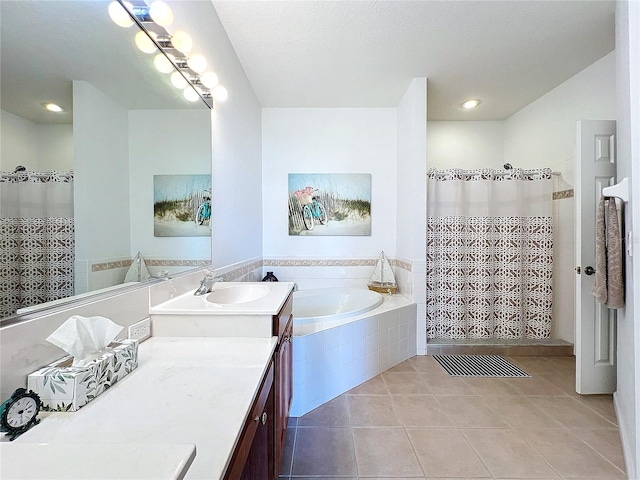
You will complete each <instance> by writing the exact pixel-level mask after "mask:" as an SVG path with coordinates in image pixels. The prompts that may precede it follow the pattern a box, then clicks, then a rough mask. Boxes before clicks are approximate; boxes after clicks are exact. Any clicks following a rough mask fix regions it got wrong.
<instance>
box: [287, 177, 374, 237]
mask: <svg viewBox="0 0 640 480" xmlns="http://www.w3.org/2000/svg"><path fill="white" fill-rule="evenodd" d="M289 235H298V236H314V235H315V236H319V235H371V174H370V173H290V174H289Z"/></svg>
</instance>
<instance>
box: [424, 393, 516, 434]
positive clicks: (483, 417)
mask: <svg viewBox="0 0 640 480" xmlns="http://www.w3.org/2000/svg"><path fill="white" fill-rule="evenodd" d="M436 398H437V399H438V402H439V403H440V405H441V406H442V409H443V410H444V411H445V412H447V414H448V415H449V418H451V421H452V422H453V424H454V425H455V426H457V427H458V428H506V427H508V426H509V424H508V423H507V422H505V421H504V420H503V418H502V417H501V416H500V415H498V414H497V413H496V412H494V411H493V410H492V409H491V408H490V407H489V405H487V403H486V402H485V401H484V400H483V398H482V397H453V396H438V397H436Z"/></svg>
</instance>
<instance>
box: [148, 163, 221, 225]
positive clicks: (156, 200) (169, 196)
mask: <svg viewBox="0 0 640 480" xmlns="http://www.w3.org/2000/svg"><path fill="white" fill-rule="evenodd" d="M153 235H154V236H155V237H207V236H211V175H208V174H203V175H154V176H153Z"/></svg>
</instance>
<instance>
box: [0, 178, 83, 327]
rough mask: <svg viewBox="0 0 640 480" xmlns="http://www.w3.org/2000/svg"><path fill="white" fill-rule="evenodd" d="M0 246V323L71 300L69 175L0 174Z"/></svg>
mask: <svg viewBox="0 0 640 480" xmlns="http://www.w3.org/2000/svg"><path fill="white" fill-rule="evenodd" d="M0 244H1V245H2V248H1V249H0V251H1V252H2V254H1V255H0V300H1V301H0V318H4V317H8V316H11V315H13V314H15V313H16V311H17V310H18V309H21V308H26V307H29V306H32V305H37V304H40V303H44V302H49V301H52V300H57V299H60V298H64V297H68V296H70V295H73V293H74V251H75V247H74V244H75V242H74V221H73V173H72V172H59V171H46V172H35V171H27V170H26V169H25V168H24V167H22V166H19V167H17V168H16V169H15V170H14V171H13V172H0Z"/></svg>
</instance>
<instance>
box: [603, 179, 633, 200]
mask: <svg viewBox="0 0 640 480" xmlns="http://www.w3.org/2000/svg"><path fill="white" fill-rule="evenodd" d="M602 195H603V196H605V197H617V198H619V199H620V200H622V201H623V202H625V203H626V202H628V201H629V179H628V178H627V177H624V178H623V179H622V180H621V181H620V182H619V183H617V184H615V185H612V186H610V187H604V188H603V189H602Z"/></svg>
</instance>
